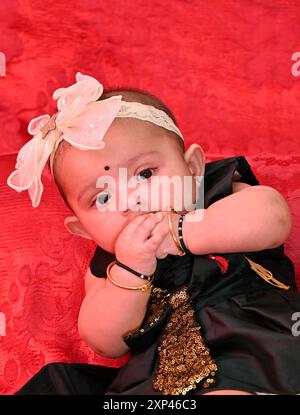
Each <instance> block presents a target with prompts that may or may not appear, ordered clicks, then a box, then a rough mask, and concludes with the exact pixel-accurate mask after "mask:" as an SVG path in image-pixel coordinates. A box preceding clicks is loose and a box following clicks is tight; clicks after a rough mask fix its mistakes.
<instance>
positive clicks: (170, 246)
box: [154, 212, 180, 259]
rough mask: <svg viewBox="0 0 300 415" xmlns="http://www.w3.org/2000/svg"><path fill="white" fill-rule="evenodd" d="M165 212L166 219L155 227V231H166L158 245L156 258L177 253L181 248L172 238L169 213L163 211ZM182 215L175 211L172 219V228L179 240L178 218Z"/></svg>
mask: <svg viewBox="0 0 300 415" xmlns="http://www.w3.org/2000/svg"><path fill="white" fill-rule="evenodd" d="M163 214H164V220H162V221H161V222H159V224H158V225H157V227H156V228H155V229H154V232H162V231H163V232H164V233H165V237H164V238H163V240H162V241H161V243H160V245H159V246H158V247H157V250H156V258H159V259H161V258H165V257H166V256H167V255H169V254H171V255H177V254H178V251H179V249H178V248H177V246H176V245H175V242H174V240H173V238H172V235H171V232H170V230H169V223H168V214H167V213H166V212H163ZM179 217H180V215H179V214H178V213H176V212H173V213H172V215H171V219H172V228H173V231H174V234H175V236H176V239H177V241H178V220H179Z"/></svg>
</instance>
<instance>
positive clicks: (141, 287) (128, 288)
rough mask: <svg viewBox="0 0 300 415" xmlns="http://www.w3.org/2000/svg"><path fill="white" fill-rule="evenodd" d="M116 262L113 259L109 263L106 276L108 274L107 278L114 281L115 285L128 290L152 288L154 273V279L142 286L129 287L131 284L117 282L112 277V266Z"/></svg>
mask: <svg viewBox="0 0 300 415" xmlns="http://www.w3.org/2000/svg"><path fill="white" fill-rule="evenodd" d="M115 263H116V261H113V262H111V263H110V264H109V265H108V267H107V268H106V276H107V278H108V279H109V280H110V281H111V282H112V283H113V284H115V285H117V286H118V287H121V288H126V289H127V290H142V291H143V292H144V291H146V290H148V289H149V288H151V287H153V285H152V281H153V279H154V275H153V277H152V279H151V280H150V281H149V282H148V283H147V284H144V285H141V286H139V287H129V286H127V285H122V284H119V283H118V282H116V281H114V280H113V279H112V278H111V275H110V272H109V271H110V269H111V267H112V266H113V265H115Z"/></svg>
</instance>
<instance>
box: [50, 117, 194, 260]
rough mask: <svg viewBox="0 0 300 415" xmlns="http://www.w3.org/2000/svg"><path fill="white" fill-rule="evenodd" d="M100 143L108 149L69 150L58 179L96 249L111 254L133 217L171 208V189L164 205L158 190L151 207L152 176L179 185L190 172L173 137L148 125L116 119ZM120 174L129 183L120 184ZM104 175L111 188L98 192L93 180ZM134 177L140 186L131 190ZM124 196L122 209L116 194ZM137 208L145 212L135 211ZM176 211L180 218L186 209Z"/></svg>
mask: <svg viewBox="0 0 300 415" xmlns="http://www.w3.org/2000/svg"><path fill="white" fill-rule="evenodd" d="M104 141H105V143H106V145H105V147H104V148H103V149H101V150H87V151H84V150H79V149H77V148H76V147H73V146H70V147H69V148H68V149H67V151H66V152H65V154H63V157H62V159H61V160H59V163H58V166H59V167H58V169H57V179H58V180H59V182H60V184H61V185H62V188H63V190H64V192H65V195H66V197H67V199H68V201H69V203H70V206H71V207H72V209H73V212H74V214H75V215H76V216H77V218H78V220H79V222H80V226H82V228H83V229H84V231H85V232H86V233H87V234H88V235H89V236H90V238H91V239H93V240H94V241H95V242H96V244H97V245H99V246H101V247H102V248H103V249H105V250H106V251H108V252H111V253H114V245H115V243H116V240H117V238H118V236H119V234H120V232H121V231H122V230H123V229H124V227H125V226H126V225H127V224H128V223H129V222H130V221H131V220H132V219H133V218H135V217H136V216H138V215H143V214H145V213H148V212H150V211H158V210H167V209H168V208H169V206H172V207H173V206H174V191H173V190H174V188H173V186H171V189H170V199H169V200H167V201H165V200H164V199H165V198H164V197H162V196H163V195H162V193H163V191H162V190H160V191H159V194H158V195H157V197H156V198H155V200H154V202H155V203H154V204H153V198H152V199H151V187H152V186H153V185H154V177H155V176H167V178H172V177H173V176H179V177H180V178H182V180H183V177H184V176H190V178H191V176H192V173H191V170H190V169H189V167H188V164H187V163H186V161H185V159H184V153H183V151H182V149H181V148H180V145H179V143H177V142H176V141H177V140H176V138H175V137H172V134H171V136H170V134H169V132H168V131H167V130H164V129H163V128H160V127H158V126H156V125H154V124H152V123H150V122H145V121H140V120H136V119H126V120H124V119H122V120H119V119H115V120H114V122H113V123H112V125H111V126H110V128H109V130H108V131H107V133H106V134H105V137H104ZM120 168H123V179H120V171H119V169H120ZM124 169H126V170H124ZM124 173H125V174H126V177H127V181H124ZM103 176H109V177H110V179H111V183H113V184H114V185H112V184H108V183H106V184H105V185H104V186H102V187H104V189H103V190H102V189H101V188H100V187H99V182H98V187H97V186H96V182H97V179H99V177H102V178H103ZM134 178H137V179H140V181H133V183H136V185H135V186H133V187H129V186H128V185H129V180H130V179H131V180H134ZM142 178H145V179H146V180H144V181H143V179H142ZM191 181H192V182H193V183H194V180H191ZM102 184H103V183H102ZM139 186H143V189H144V190H143V195H146V194H147V198H146V197H144V196H143V195H142V193H141V192H138V191H137V189H138V188H139ZM145 186H146V187H145ZM140 189H141V187H140ZM145 189H147V191H146V193H145ZM160 189H162V186H160ZM124 192H125V193H124ZM126 192H127V200H126V201H124V200H122V206H121V205H120V197H121V196H120V195H121V194H122V195H124V194H125V195H126ZM192 193H193V201H192V203H195V188H194V184H193V190H192ZM152 194H153V193H152ZM176 197H177V196H176ZM112 203H113V205H110V207H111V209H109V208H108V207H109V204H112ZM113 206H115V207H116V209H113V208H112V207H113ZM140 206H143V209H144V210H136V211H134V209H135V208H136V207H140ZM99 207H100V209H99ZM104 209H106V210H104ZM177 211H178V212H182V213H184V212H185V209H182V210H177Z"/></svg>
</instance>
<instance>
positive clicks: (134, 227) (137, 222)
mask: <svg viewBox="0 0 300 415" xmlns="http://www.w3.org/2000/svg"><path fill="white" fill-rule="evenodd" d="M148 217H149V214H144V215H139V216H137V217H135V218H134V219H132V221H131V222H130V223H129V224H128V225H127V227H126V229H127V231H128V232H129V233H130V234H131V235H132V234H133V233H134V232H135V231H136V230H137V229H138V228H139V226H140V225H141V224H142V223H143V222H144V221H145V220H146V219H147V218H148Z"/></svg>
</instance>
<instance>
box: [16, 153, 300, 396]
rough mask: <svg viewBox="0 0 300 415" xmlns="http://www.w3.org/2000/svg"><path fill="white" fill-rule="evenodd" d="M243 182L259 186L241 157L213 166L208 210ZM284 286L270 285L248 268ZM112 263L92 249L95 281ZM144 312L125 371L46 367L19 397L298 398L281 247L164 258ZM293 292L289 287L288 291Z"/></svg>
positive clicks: (296, 297)
mask: <svg viewBox="0 0 300 415" xmlns="http://www.w3.org/2000/svg"><path fill="white" fill-rule="evenodd" d="M236 171H237V172H238V173H239V174H240V178H239V181H241V182H245V183H248V184H250V185H257V184H259V182H258V180H257V179H256V177H255V175H254V174H253V172H252V170H251V168H250V166H249V164H248V162H247V161H246V159H245V158H244V157H243V156H238V157H231V158H226V159H222V160H218V161H215V162H211V163H207V164H206V170H205V176H204V190H205V197H204V200H205V206H204V207H208V206H209V205H210V204H212V203H214V202H215V201H217V200H219V199H221V198H223V197H226V196H228V195H230V194H231V193H232V178H233V174H234V172H236ZM247 258H249V259H250V260H252V261H254V262H255V263H256V264H259V265H261V266H263V267H264V268H265V269H267V270H269V271H271V272H272V273H273V275H274V277H275V278H276V279H277V280H278V281H279V283H280V282H281V283H282V284H284V285H283V286H282V287H281V286H280V284H275V285H271V284H270V283H269V282H267V281H266V280H265V279H263V278H262V277H261V276H260V275H259V274H258V273H257V272H256V271H255V270H253V269H251V266H250V263H249V261H248V260H247ZM114 259H115V257H114V255H112V254H110V253H108V252H106V251H104V250H102V249H101V248H100V247H99V246H98V247H97V248H96V251H95V253H94V256H93V258H92V260H91V263H90V268H91V271H92V273H93V274H94V275H95V277H103V276H105V275H106V267H107V266H108V264H109V263H110V262H111V261H113V260H114ZM153 285H154V288H153V289H152V293H151V296H150V299H149V303H148V307H147V313H146V316H145V318H144V321H143V323H142V325H141V327H140V329H139V330H138V331H132V332H129V333H127V334H126V336H125V337H124V341H125V343H126V344H127V345H128V346H129V347H130V353H131V355H132V358H131V359H130V360H129V361H128V362H127V363H126V364H125V365H124V366H122V367H121V368H118V369H117V368H109V367H105V366H98V365H89V364H75V363H50V364H48V365H46V366H45V367H43V368H42V369H41V370H40V372H38V373H37V374H36V375H35V376H34V377H33V378H32V379H31V380H30V381H29V382H27V383H26V384H25V385H24V386H23V387H22V388H21V389H20V390H19V391H18V392H17V394H46V393H47V394H99V395H103V394H104V395H105V394H108V395H166V394H170V395H173V394H186V395H190V394H195V393H205V392H208V391H213V390H222V389H234V390H242V391H247V392H254V393H273V394H298V393H300V336H299V334H300V328H299V331H298V332H297V330H296V321H295V318H294V317H295V316H297V315H296V314H294V313H297V312H299V310H300V293H299V292H297V291H296V286H295V275H294V266H293V263H292V262H291V260H290V259H289V258H288V257H287V256H286V255H285V254H284V246H283V245H281V246H280V247H278V248H275V249H266V250H263V251H258V252H247V253H229V254H228V253H212V254H211V255H186V256H183V257H180V256H174V255H168V256H167V257H166V258H164V259H159V260H158V263H157V268H156V271H155V277H154V281H153ZM285 286H289V287H290V289H289V290H287V289H284V287H285Z"/></svg>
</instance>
